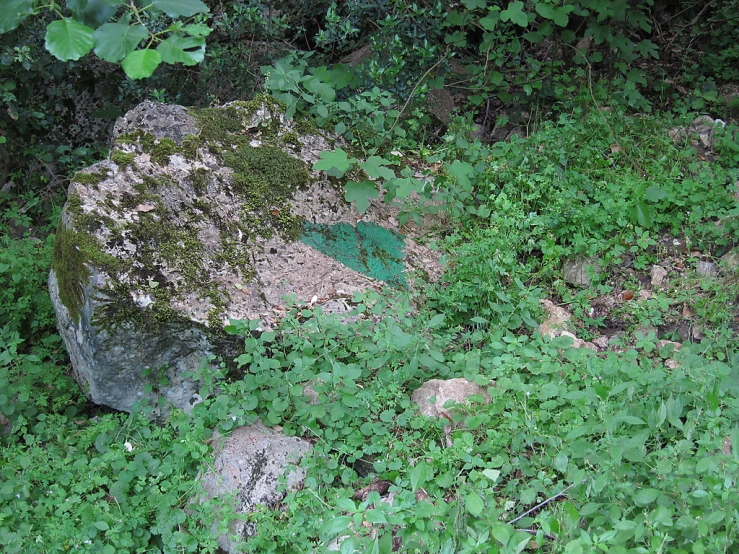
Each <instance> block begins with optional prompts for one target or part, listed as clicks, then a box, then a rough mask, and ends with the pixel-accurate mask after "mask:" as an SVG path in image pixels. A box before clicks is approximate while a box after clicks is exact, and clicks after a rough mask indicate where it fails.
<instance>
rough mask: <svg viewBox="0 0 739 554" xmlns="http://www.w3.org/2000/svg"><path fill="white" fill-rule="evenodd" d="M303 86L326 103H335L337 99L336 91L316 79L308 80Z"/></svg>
mask: <svg viewBox="0 0 739 554" xmlns="http://www.w3.org/2000/svg"><path fill="white" fill-rule="evenodd" d="M303 85H304V86H305V88H306V89H307V90H308V91H309V92H312V93H313V94H315V95H316V96H318V97H319V98H320V99H321V100H323V101H324V102H333V101H334V100H335V99H336V90H335V89H334V88H333V87H332V86H331V85H327V84H326V83H324V82H322V81H321V80H320V79H317V78H316V77H310V78H309V79H306V80H305V82H304V83H303Z"/></svg>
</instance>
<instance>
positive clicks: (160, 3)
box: [151, 0, 209, 17]
mask: <svg viewBox="0 0 739 554" xmlns="http://www.w3.org/2000/svg"><path fill="white" fill-rule="evenodd" d="M151 7H152V8H153V9H155V10H158V11H160V12H164V13H166V14H167V15H168V16H169V17H192V16H193V15H195V14H196V13H208V11H209V8H208V6H206V5H205V4H203V3H202V2H201V1H200V0H152V2H151Z"/></svg>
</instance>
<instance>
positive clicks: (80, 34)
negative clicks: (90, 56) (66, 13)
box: [46, 18, 95, 62]
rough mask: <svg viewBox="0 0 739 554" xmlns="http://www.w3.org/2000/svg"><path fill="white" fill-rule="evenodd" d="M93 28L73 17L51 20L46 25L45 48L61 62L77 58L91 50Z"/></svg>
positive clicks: (93, 41) (93, 42)
mask: <svg viewBox="0 0 739 554" xmlns="http://www.w3.org/2000/svg"><path fill="white" fill-rule="evenodd" d="M93 32H94V31H93V29H91V28H90V27H88V26H87V25H82V23H78V22H77V21H75V20H74V19H69V18H64V19H59V20H57V21H52V22H51V23H49V25H48V26H47V27H46V49H47V50H48V51H49V52H51V54H52V55H53V56H55V57H57V58H59V59H60V60H62V61H63V62H66V61H69V60H79V59H80V58H81V57H82V56H84V55H85V54H87V53H88V52H89V51H90V50H92V47H93V45H94V44H95V40H94V39H93V38H92V35H93Z"/></svg>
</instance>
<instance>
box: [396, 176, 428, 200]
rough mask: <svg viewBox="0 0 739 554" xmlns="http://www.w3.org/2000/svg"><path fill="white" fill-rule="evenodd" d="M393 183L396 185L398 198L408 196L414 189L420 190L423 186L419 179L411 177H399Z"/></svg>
mask: <svg viewBox="0 0 739 554" xmlns="http://www.w3.org/2000/svg"><path fill="white" fill-rule="evenodd" d="M393 185H394V186H395V195H396V196H397V197H398V198H406V197H407V196H409V195H410V194H411V193H412V192H413V191H414V190H419V189H421V188H422V185H421V182H420V181H419V180H418V179H413V178H410V177H400V178H398V179H394V180H393Z"/></svg>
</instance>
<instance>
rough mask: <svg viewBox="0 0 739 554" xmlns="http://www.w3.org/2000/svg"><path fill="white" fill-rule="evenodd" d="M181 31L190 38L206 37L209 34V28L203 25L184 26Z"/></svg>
mask: <svg viewBox="0 0 739 554" xmlns="http://www.w3.org/2000/svg"><path fill="white" fill-rule="evenodd" d="M182 30H183V31H184V32H185V33H187V34H188V35H190V36H191V37H207V36H208V35H209V34H210V32H211V28H210V27H208V26H207V25H205V24H203V23H193V24H192V25H185V26H184V27H183V28H182Z"/></svg>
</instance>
